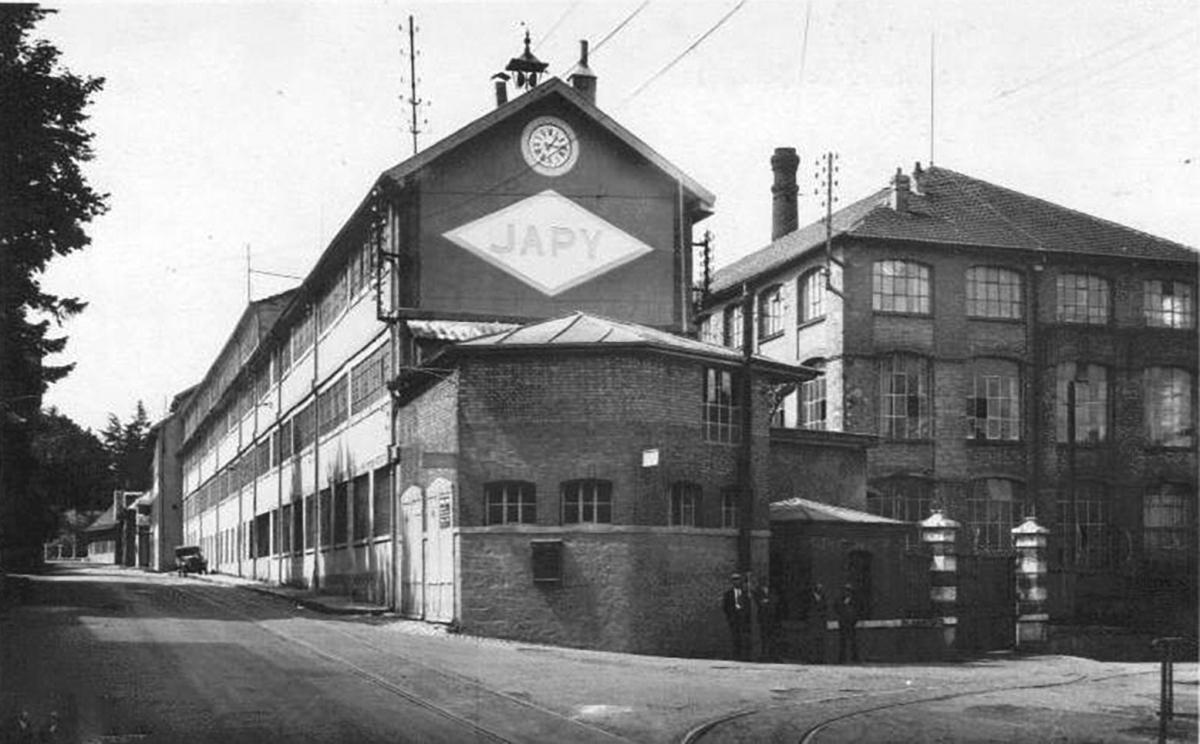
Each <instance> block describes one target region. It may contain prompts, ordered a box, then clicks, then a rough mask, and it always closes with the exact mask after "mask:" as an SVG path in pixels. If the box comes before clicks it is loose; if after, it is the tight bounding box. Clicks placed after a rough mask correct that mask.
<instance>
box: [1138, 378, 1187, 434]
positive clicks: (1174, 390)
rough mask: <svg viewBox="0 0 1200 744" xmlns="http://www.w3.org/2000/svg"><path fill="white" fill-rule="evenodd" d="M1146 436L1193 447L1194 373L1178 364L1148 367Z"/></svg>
mask: <svg viewBox="0 0 1200 744" xmlns="http://www.w3.org/2000/svg"><path fill="white" fill-rule="evenodd" d="M1144 379H1145V395H1146V405H1145V410H1146V436H1147V438H1149V440H1150V441H1151V442H1152V443H1153V444H1158V445H1162V446H1164V447H1190V446H1191V445H1192V435H1193V433H1194V425H1193V423H1192V376H1191V374H1189V373H1188V371H1187V370H1186V369H1179V368H1178V367H1148V368H1146V371H1145V373H1144Z"/></svg>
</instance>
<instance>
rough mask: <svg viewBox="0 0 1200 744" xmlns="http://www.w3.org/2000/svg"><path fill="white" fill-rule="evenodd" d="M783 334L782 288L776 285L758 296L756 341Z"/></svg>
mask: <svg viewBox="0 0 1200 744" xmlns="http://www.w3.org/2000/svg"><path fill="white" fill-rule="evenodd" d="M781 333H783V287H781V286H779V285H778V284H776V285H775V286H773V287H768V288H767V289H764V290H763V291H762V293H761V294H759V296H758V340H759V341H765V340H766V339H769V338H773V337H774V336H778V335H779V334H781Z"/></svg>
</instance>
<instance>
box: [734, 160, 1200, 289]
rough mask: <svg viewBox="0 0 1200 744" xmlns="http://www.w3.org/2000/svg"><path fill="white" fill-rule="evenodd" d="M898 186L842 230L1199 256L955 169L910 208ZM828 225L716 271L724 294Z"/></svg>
mask: <svg viewBox="0 0 1200 744" xmlns="http://www.w3.org/2000/svg"><path fill="white" fill-rule="evenodd" d="M889 192H890V187H888V188H884V189H881V190H879V191H877V192H875V193H873V194H871V195H870V196H868V197H867V198H865V199H862V200H861V201H858V202H855V203H854V204H851V205H850V206H848V207H846V208H844V209H841V210H839V211H838V212H836V213H835V214H834V230H833V233H834V236H835V237H836V236H841V235H850V236H854V237H861V238H881V239H890V240H910V241H915V242H932V243H940V244H951V245H962V246H987V247H999V248H1016V249H1023V250H1031V251H1053V252H1066V253H1080V254H1087V255H1096V256H1121V257H1128V258H1150V259H1161V260H1171V261H1191V262H1195V261H1196V260H1197V252H1196V250H1195V249H1194V248H1192V247H1189V246H1186V245H1183V244H1182V243H1176V242H1174V241H1172V240H1167V239H1166V238H1159V237H1156V236H1154V235H1150V234H1148V233H1144V232H1142V231H1140V230H1135V229H1133V228H1131V227H1126V226H1124V225H1119V224H1117V223H1115V222H1110V221H1108V220H1105V219H1101V218H1099V217H1093V216H1091V215H1088V214H1084V213H1083V212H1079V211H1076V210H1074V209H1070V208H1068V207H1063V206H1060V205H1058V204H1054V203H1052V202H1048V201H1046V200H1044V199H1039V198H1037V197H1034V196H1029V195H1028V194H1022V193H1020V192H1018V191H1013V190H1012V189H1008V188H1005V187H1003V186H997V185H995V184H992V183H988V182H987V181H981V180H979V179H978V178H972V177H971V176H966V175H963V174H962V173H957V172H955V171H952V170H950V169H948V168H941V167H931V168H927V169H926V170H924V171H922V172H920V173H918V174H917V176H916V190H915V191H914V192H913V193H912V194H911V195H910V197H909V209H908V211H907V212H897V211H895V210H894V209H892V208H891V207H889V206H888V195H889ZM824 240H825V226H824V223H823V222H821V221H818V222H814V223H812V224H811V225H807V226H805V227H803V228H801V229H799V230H796V231H795V232H792V233H789V234H788V235H785V236H783V237H781V238H779V239H778V240H775V241H774V242H772V243H771V244H770V245H768V246H767V247H766V248H763V249H761V250H759V251H756V252H754V253H752V254H750V255H748V256H746V257H744V258H742V259H740V260H738V261H735V262H734V263H732V264H730V265H729V266H726V267H724V268H722V269H720V270H718V271H717V272H716V274H715V275H714V276H713V284H712V289H713V291H714V292H721V291H723V290H727V289H729V288H731V287H734V286H737V285H740V284H741V283H742V282H745V281H748V280H751V279H752V278H754V277H756V276H758V275H760V274H762V273H765V272H768V271H772V270H774V269H777V268H780V267H782V266H783V265H784V264H786V263H787V262H788V261H790V260H793V259H795V258H797V257H798V256H800V255H801V254H803V253H805V252H807V251H809V250H811V249H813V248H815V247H817V246H819V245H821V244H822V243H823V242H824Z"/></svg>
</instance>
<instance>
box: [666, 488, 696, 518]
mask: <svg viewBox="0 0 1200 744" xmlns="http://www.w3.org/2000/svg"><path fill="white" fill-rule="evenodd" d="M700 494H701V489H700V485H699V484H698V483H691V482H689V481H677V482H675V483H672V484H671V513H670V525H671V526H672V527H695V526H696V525H698V524H699V519H700V516H699V515H700Z"/></svg>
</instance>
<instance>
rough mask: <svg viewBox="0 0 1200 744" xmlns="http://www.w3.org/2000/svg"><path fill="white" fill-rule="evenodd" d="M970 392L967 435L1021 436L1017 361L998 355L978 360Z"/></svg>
mask: <svg viewBox="0 0 1200 744" xmlns="http://www.w3.org/2000/svg"><path fill="white" fill-rule="evenodd" d="M972 366H973V370H972V372H973V375H972V381H971V394H970V395H969V396H967V439H994V440H1001V441H1016V440H1018V439H1020V438H1021V392H1020V390H1021V388H1020V377H1019V375H1018V372H1017V365H1016V364H1014V363H1012V362H1006V361H1002V360H998V359H995V360H993V359H987V360H984V359H980V360H976V361H975V362H974V364H973V365H972Z"/></svg>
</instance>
